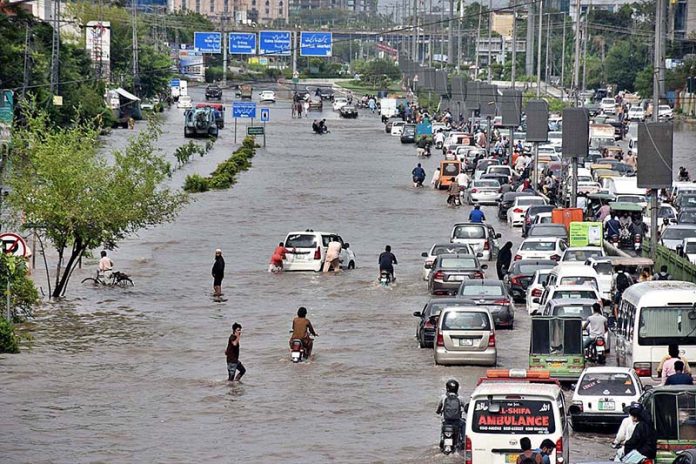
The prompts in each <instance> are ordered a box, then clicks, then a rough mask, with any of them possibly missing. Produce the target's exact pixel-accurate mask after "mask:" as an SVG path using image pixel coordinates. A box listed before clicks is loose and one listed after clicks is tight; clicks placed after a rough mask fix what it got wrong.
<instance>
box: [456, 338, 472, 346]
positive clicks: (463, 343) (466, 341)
mask: <svg viewBox="0 0 696 464" xmlns="http://www.w3.org/2000/svg"><path fill="white" fill-rule="evenodd" d="M473 345H474V341H473V340H472V339H471V338H460V339H459V346H473Z"/></svg>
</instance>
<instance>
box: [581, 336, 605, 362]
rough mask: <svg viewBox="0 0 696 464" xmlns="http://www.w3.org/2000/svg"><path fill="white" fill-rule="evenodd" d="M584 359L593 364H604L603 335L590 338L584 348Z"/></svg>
mask: <svg viewBox="0 0 696 464" xmlns="http://www.w3.org/2000/svg"><path fill="white" fill-rule="evenodd" d="M585 359H586V360H588V361H590V362H591V363H594V364H602V365H604V364H606V362H607V356H606V343H605V341H604V337H601V336H600V337H597V338H595V339H594V340H592V343H590V346H588V347H587V348H585Z"/></svg>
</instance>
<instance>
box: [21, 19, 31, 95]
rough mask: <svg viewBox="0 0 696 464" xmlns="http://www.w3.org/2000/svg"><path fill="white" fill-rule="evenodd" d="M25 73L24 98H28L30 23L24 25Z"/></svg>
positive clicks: (23, 83)
mask: <svg viewBox="0 0 696 464" xmlns="http://www.w3.org/2000/svg"><path fill="white" fill-rule="evenodd" d="M24 28H25V29H24V72H23V82H22V98H24V97H25V96H26V93H27V86H28V85H29V37H30V35H29V23H27V24H25V25H24Z"/></svg>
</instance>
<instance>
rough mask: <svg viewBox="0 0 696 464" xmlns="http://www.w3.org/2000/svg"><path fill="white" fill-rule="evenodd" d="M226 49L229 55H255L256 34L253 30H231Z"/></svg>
mask: <svg viewBox="0 0 696 464" xmlns="http://www.w3.org/2000/svg"><path fill="white" fill-rule="evenodd" d="M227 50H228V53H230V54H231V55H255V54H256V34H255V33H253V32H231V33H230V35H229V42H228V47H227Z"/></svg>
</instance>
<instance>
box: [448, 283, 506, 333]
mask: <svg viewBox="0 0 696 464" xmlns="http://www.w3.org/2000/svg"><path fill="white" fill-rule="evenodd" d="M457 298H461V299H462V300H464V301H467V302H469V303H471V304H475V305H476V306H483V307H485V308H486V309H488V311H490V313H491V316H493V322H494V323H495V328H496V329H497V328H499V327H506V328H508V329H510V330H512V328H513V326H514V324H515V305H514V303H513V302H512V297H510V294H509V293H508V290H507V288H505V285H503V283H502V282H501V281H499V280H497V279H482V280H473V279H472V280H465V281H463V282H462V283H461V285H460V286H459V291H458V292H457Z"/></svg>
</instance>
